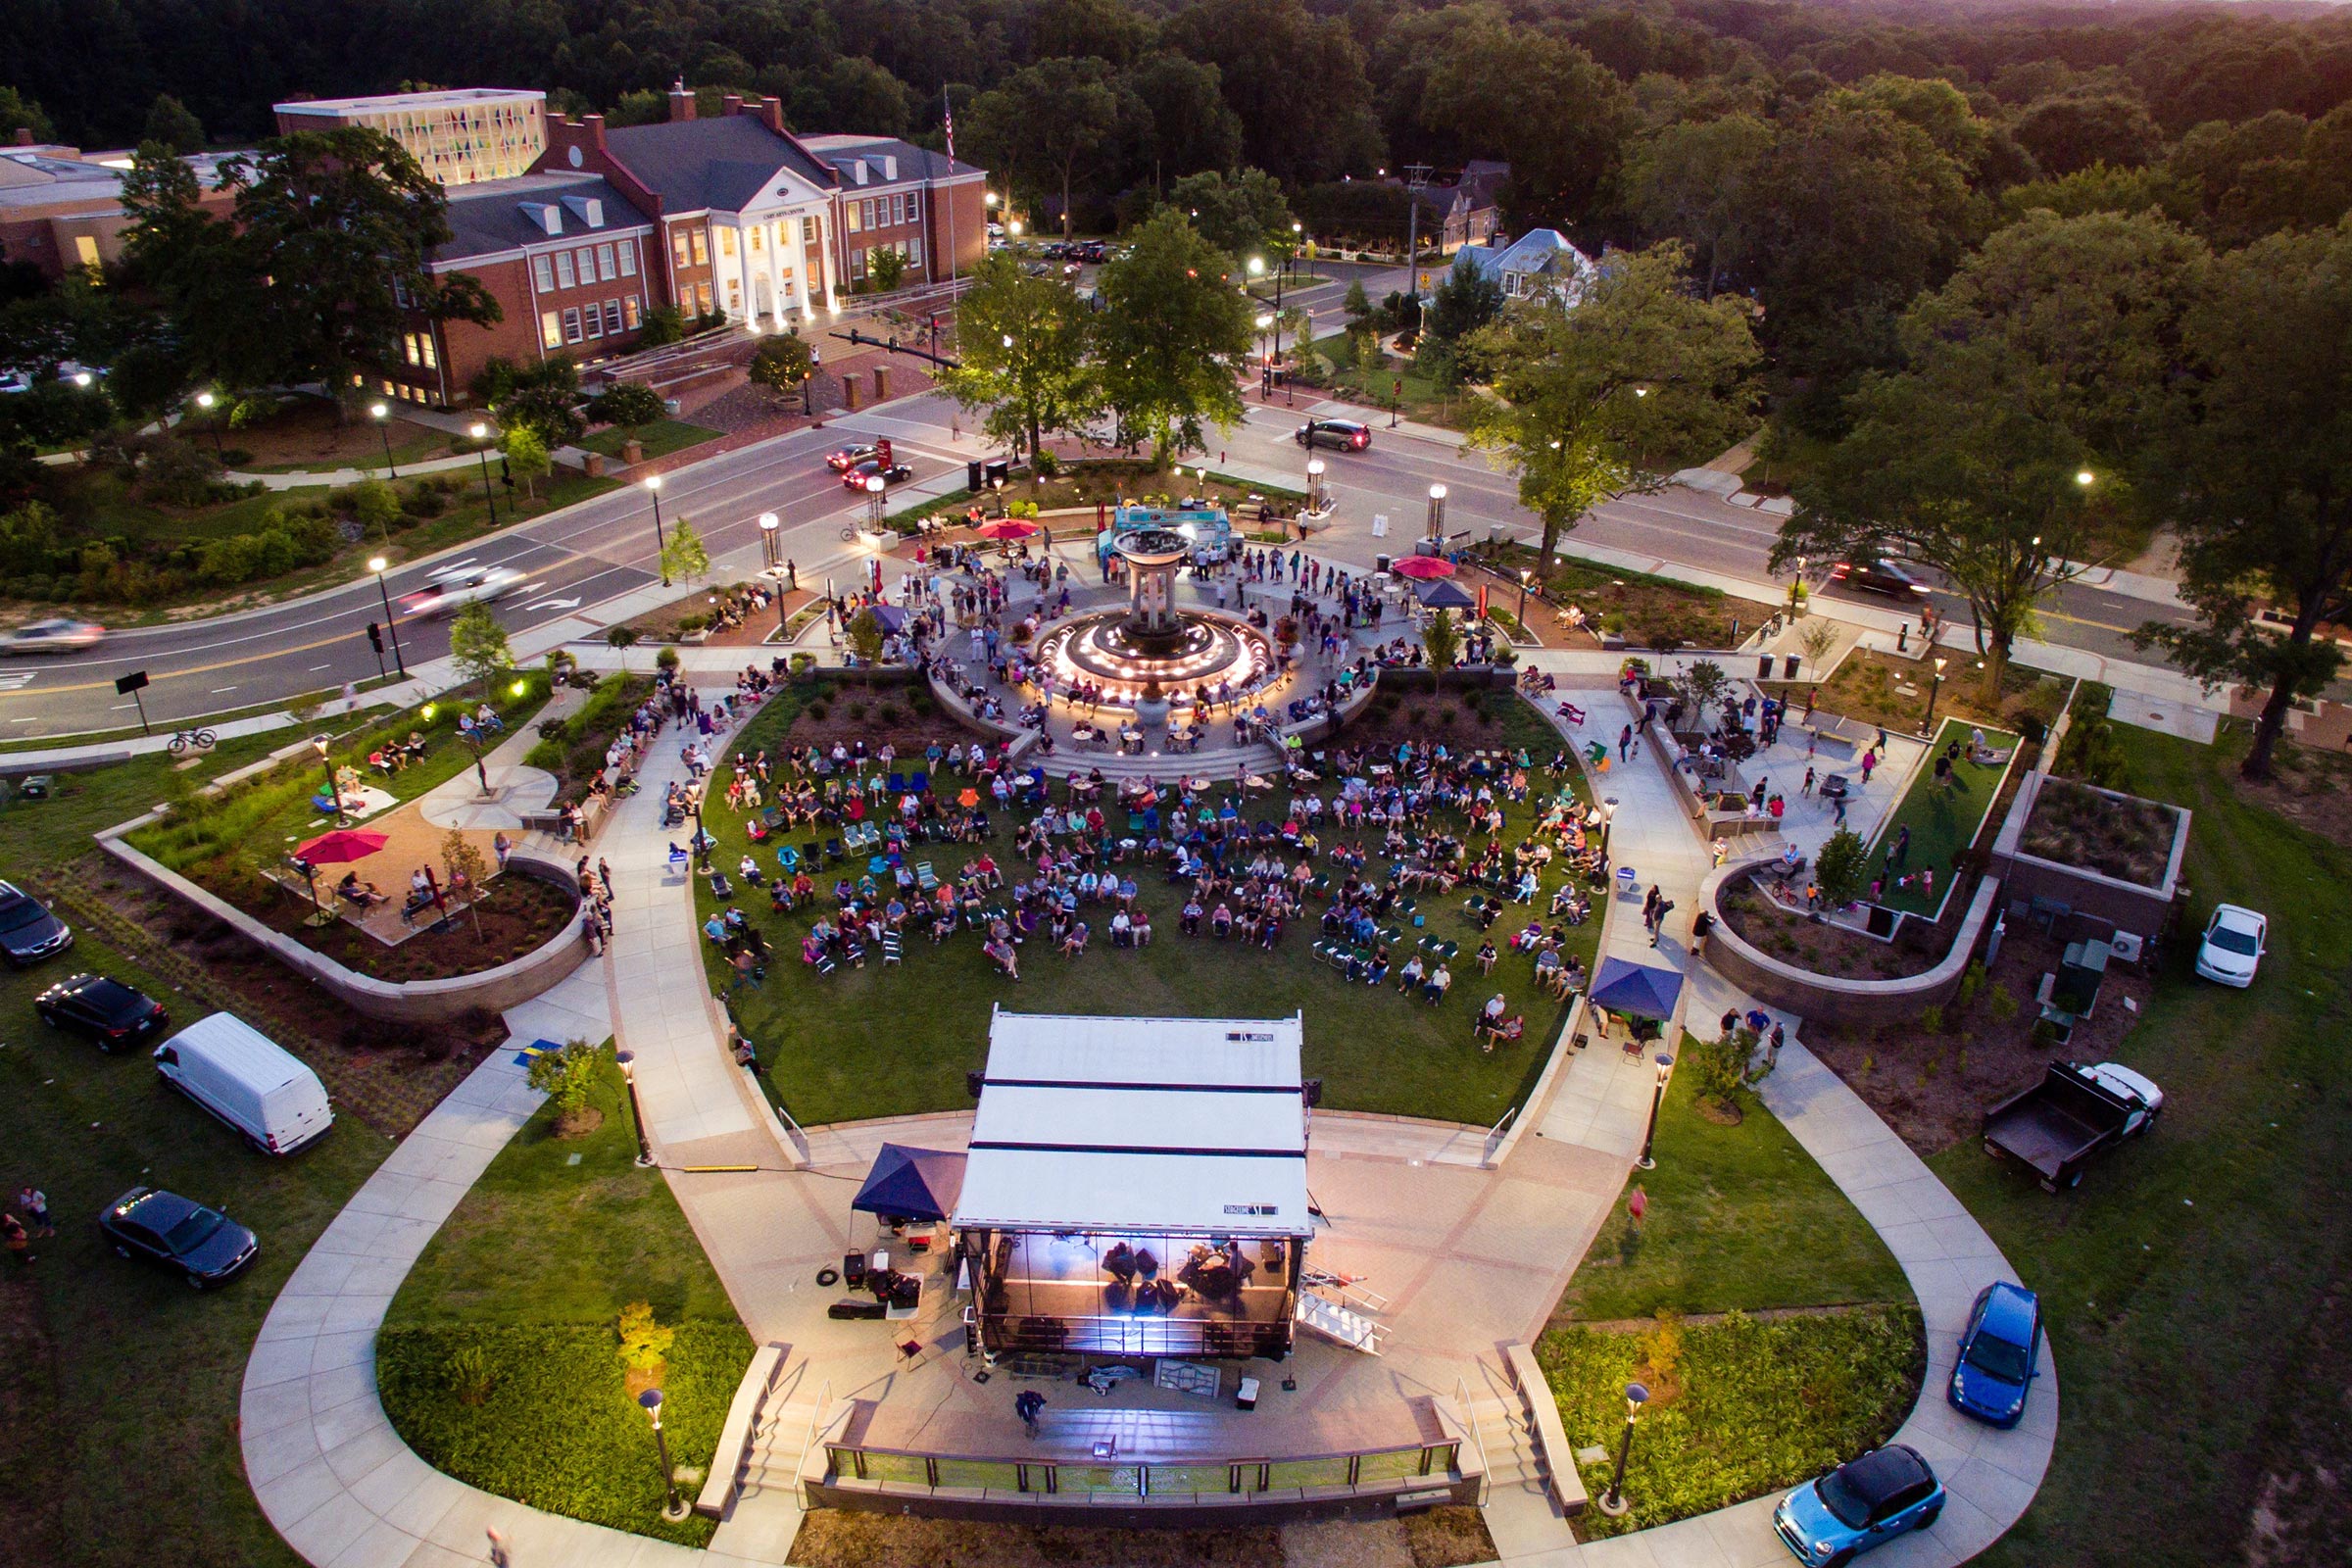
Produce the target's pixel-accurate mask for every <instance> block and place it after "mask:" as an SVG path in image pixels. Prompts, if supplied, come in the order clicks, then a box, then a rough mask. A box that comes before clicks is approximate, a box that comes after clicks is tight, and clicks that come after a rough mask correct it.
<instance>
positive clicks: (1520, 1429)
mask: <svg viewBox="0 0 2352 1568" xmlns="http://www.w3.org/2000/svg"><path fill="white" fill-rule="evenodd" d="M1468 1413H1469V1417H1470V1423H1471V1426H1472V1429H1473V1430H1474V1431H1475V1432H1476V1433H1477V1436H1478V1444H1479V1447H1480V1449H1481V1450H1482V1451H1483V1452H1484V1453H1485V1455H1486V1460H1487V1488H1488V1494H1489V1495H1490V1496H1492V1495H1495V1494H1496V1493H1500V1492H1504V1491H1518V1492H1524V1493H1527V1494H1530V1495H1538V1496H1541V1495H1544V1493H1545V1492H1546V1491H1547V1490H1548V1489H1549V1487H1550V1471H1549V1470H1548V1469H1547V1468H1546V1466H1545V1465H1544V1454H1543V1450H1542V1449H1541V1448H1540V1447H1539V1446H1537V1444H1536V1440H1535V1433H1534V1430H1533V1427H1532V1425H1531V1423H1530V1422H1529V1420H1528V1417H1527V1407H1526V1405H1525V1404H1523V1403H1521V1402H1520V1400H1519V1398H1518V1397H1517V1396H1516V1395H1515V1394H1507V1393H1506V1394H1504V1395H1501V1396H1495V1395H1485V1396H1483V1397H1478V1398H1475V1399H1473V1400H1471V1402H1470V1406H1469V1412H1468Z"/></svg>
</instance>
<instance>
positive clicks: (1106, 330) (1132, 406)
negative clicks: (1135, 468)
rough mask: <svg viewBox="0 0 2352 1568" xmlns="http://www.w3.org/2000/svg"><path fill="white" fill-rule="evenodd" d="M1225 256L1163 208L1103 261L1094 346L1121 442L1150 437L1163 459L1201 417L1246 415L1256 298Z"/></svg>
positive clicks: (1194, 433)
mask: <svg viewBox="0 0 2352 1568" xmlns="http://www.w3.org/2000/svg"><path fill="white" fill-rule="evenodd" d="M1218 270H1219V257H1218V255H1217V253H1216V251H1215V250H1213V249H1212V248H1211V247H1210V246H1209V244H1208V242H1207V241H1206V240H1204V239H1202V238H1201V235H1200V233H1199V232H1198V231H1196V230H1195V229H1194V228H1193V227H1192V225H1191V224H1189V223H1187V222H1186V221H1185V220H1184V216H1183V215H1182V214H1181V213H1177V212H1173V211H1166V210H1163V211H1161V212H1159V213H1157V214H1155V215H1153V217H1152V220H1151V221H1149V222H1147V223H1146V224H1144V226H1143V227H1142V228H1141V229H1139V230H1137V231H1136V235H1135V238H1134V241H1133V243H1132V245H1131V247H1130V249H1129V251H1128V254H1127V255H1126V256H1125V257H1124V258H1122V259H1120V260H1118V261H1115V262H1112V263H1110V264H1109V265H1108V266H1106V267H1104V268H1103V273H1102V279H1101V283H1100V288H1101V292H1102V298H1103V311H1102V315H1101V317H1100V319H1099V320H1098V322H1097V325H1096V332H1095V336H1096V345H1097V348H1098V351H1099V353H1098V361H1099V365H1100V374H1101V376H1102V381H1103V398H1104V401H1105V402H1106V403H1107V404H1108V405H1109V406H1110V408H1111V409H1112V410H1113V411H1114V412H1115V413H1116V414H1117V415H1118V419H1119V434H1120V437H1121V439H1122V441H1123V442H1124V443H1126V444H1129V445H1132V444H1134V443H1136V442H1139V441H1144V440H1149V441H1150V442H1151V443H1152V460H1153V462H1154V463H1155V464H1159V465H1165V464H1166V463H1167V462H1168V461H1169V460H1170V459H1171V458H1172V457H1174V456H1175V455H1176V454H1178V453H1180V452H1185V451H1189V450H1190V449H1192V448H1194V447H1197V446H1200V445H1201V440H1202V434H1203V430H1202V426H1203V425H1204V424H1205V423H1213V424H1215V425H1217V426H1218V427H1219V428H1221V429H1230V428H1232V427H1233V426H1234V425H1235V424H1238V423H1239V422H1241V418H1242V398H1241V394H1240V392H1239V391H1238V390H1236V387H1235V377H1236V376H1237V375H1238V374H1239V373H1240V371H1241V368H1242V366H1243V363H1244V362H1245V361H1246V360H1247V359H1248V358H1249V354H1250V321H1251V317H1250V306H1249V300H1248V298H1247V296H1245V295H1243V294H1242V293H1241V292H1240V291H1239V290H1237V289H1235V288H1233V287H1232V286H1231V285H1229V284H1227V283H1224V282H1221V281H1219V280H1218V278H1217V272H1218Z"/></svg>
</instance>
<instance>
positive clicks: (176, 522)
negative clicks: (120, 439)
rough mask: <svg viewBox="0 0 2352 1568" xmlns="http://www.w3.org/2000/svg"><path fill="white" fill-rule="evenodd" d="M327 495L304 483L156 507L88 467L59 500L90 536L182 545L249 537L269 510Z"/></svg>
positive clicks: (110, 476) (72, 520)
mask: <svg viewBox="0 0 2352 1568" xmlns="http://www.w3.org/2000/svg"><path fill="white" fill-rule="evenodd" d="M325 495H326V486H324V485H303V486H301V487H299V488H297V489H293V490H265V491H263V492H261V493H260V494H259V495H250V496H240V497H239V498H238V499H236V500H234V501H227V502H223V503H221V505H219V506H215V507H197V508H194V509H182V508H179V507H159V506H156V505H154V504H152V503H150V502H146V501H140V500H137V499H136V498H134V497H133V496H132V495H131V493H130V486H129V485H127V484H126V483H124V482H123V478H122V477H121V476H120V475H118V474H115V473H111V472H107V471H104V470H100V469H90V470H86V471H83V472H82V473H81V474H80V475H79V477H78V482H77V483H76V484H75V485H74V487H73V489H72V491H71V492H69V493H68V494H67V495H66V496H65V497H63V498H61V500H60V505H59V510H60V511H61V512H63V513H64V514H65V516H66V519H67V521H68V522H69V523H70V524H71V525H73V527H74V528H75V529H76V530H78V531H79V532H80V533H81V534H83V535H85V536H87V537H90V538H98V539H105V538H113V537H115V536H117V535H121V536H123V537H124V538H128V539H130V540H133V541H144V540H155V541H158V542H160V543H162V544H165V545H180V544H186V543H187V542H189V541H190V540H196V539H224V538H226V537H228V536H229V535H230V534H234V533H252V532H254V531H255V530H256V529H258V528H260V527H261V526H262V521H263V519H264V518H265V517H266V516H268V515H269V514H270V512H271V511H272V510H273V509H276V508H281V507H283V508H289V509H290V508H294V507H298V506H300V505H302V504H303V503H304V502H306V501H319V500H322V499H324V497H325Z"/></svg>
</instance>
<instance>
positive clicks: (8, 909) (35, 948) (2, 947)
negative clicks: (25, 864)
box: [0, 882, 73, 969]
mask: <svg viewBox="0 0 2352 1568" xmlns="http://www.w3.org/2000/svg"><path fill="white" fill-rule="evenodd" d="M72 946H73V927H71V926H69V925H67V924H66V922H65V921H63V920H60V919H59V918H58V917H57V916H56V915H54V914H51V913H50V912H49V911H48V910H47V909H46V908H44V907H42V906H41V901H40V900H38V899H36V898H34V897H33V896H32V895H31V894H29V893H27V892H25V890H24V889H23V888H20V887H18V886H17V885H16V884H15V883H13V882H0V956H6V957H7V959H8V961H9V962H10V963H12V964H14V965H16V966H17V967H18V968H20V969H23V968H26V967H29V966H30V965H32V964H36V963H38V962H40V961H41V960H42V959H43V958H50V957H55V956H57V955H58V954H61V953H63V952H65V951H66V949H68V948H70V947H72Z"/></svg>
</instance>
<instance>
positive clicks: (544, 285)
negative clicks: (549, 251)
mask: <svg viewBox="0 0 2352 1568" xmlns="http://www.w3.org/2000/svg"><path fill="white" fill-rule="evenodd" d="M531 281H532V282H534V283H536V284H538V285H539V292H540V293H542V294H549V293H553V292H554V291H555V287H556V264H555V263H554V262H552V261H549V260H548V259H547V258H546V257H544V256H534V257H532V258H531Z"/></svg>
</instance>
